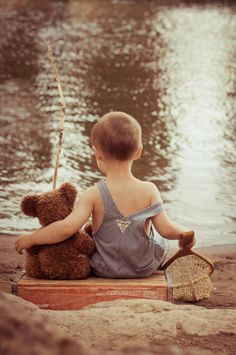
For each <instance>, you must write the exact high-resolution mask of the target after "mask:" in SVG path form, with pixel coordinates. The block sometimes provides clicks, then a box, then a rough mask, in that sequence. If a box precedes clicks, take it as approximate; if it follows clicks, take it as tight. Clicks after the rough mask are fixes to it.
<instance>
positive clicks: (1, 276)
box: [0, 235, 236, 355]
mask: <svg viewBox="0 0 236 355" xmlns="http://www.w3.org/2000/svg"><path fill="white" fill-rule="evenodd" d="M15 239H16V237H15V236H6V235H0V291H2V293H1V295H0V314H1V318H0V353H4V354H14V355H18V354H24V355H27V354H36V355H37V354H52V355H54V354H62V353H65V352H67V353H68V354H82V355H83V354H88V355H89V354H104V353H106V354H117V355H118V354H144V355H145V354H147V355H148V354H167V355H168V354H173V355H174V354H184V355H187V354H204V355H207V354H235V353H236V336H235V335H236V334H235V333H236V330H235V329H236V308H235V305H236V296H235V294H236V283H235V279H236V276H235V265H236V257H235V256H236V244H235V245H232V244H231V245H221V246H215V247H208V248H202V249H200V250H201V251H202V252H204V253H205V254H206V255H207V256H208V257H210V258H211V259H212V260H213V262H214V264H215V272H214V274H213V275H212V281H213V284H214V290H213V292H212V294H211V296H210V298H209V299H208V300H203V301H200V302H198V303H195V304H194V305H190V304H186V305H176V304H172V303H169V302H164V301H153V300H143V299H142V300H139V299H138V300H117V301H112V302H103V303H98V304H96V305H93V306H89V307H86V308H83V309H81V310H78V311H51V310H50V311H49V310H41V309H39V308H38V307H37V306H35V305H33V304H32V303H30V302H27V301H24V300H22V299H20V298H19V297H16V296H14V295H11V294H10V290H11V281H12V280H13V279H14V278H15V276H16V273H17V272H18V271H20V270H21V269H22V261H23V256H21V255H18V254H17V253H16V252H15V250H14V242H15Z"/></svg>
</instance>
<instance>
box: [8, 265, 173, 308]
mask: <svg viewBox="0 0 236 355" xmlns="http://www.w3.org/2000/svg"><path fill="white" fill-rule="evenodd" d="M12 293H14V294H16V295H18V296H19V297H21V298H23V299H25V300H27V301H30V302H33V303H34V304H36V305H38V306H39V307H40V308H44V309H55V310H66V309H80V308H82V307H85V306H88V305H91V304H94V303H97V302H103V301H112V300H116V299H132V298H148V299H155V300H164V301H167V300H169V301H172V298H171V290H170V288H169V287H167V282H166V278H165V275H164V273H163V272H162V271H157V272H156V273H154V274H153V275H152V276H149V277H145V278H139V279H107V278H99V277H89V278H88V279H86V280H42V279H34V278H31V277H27V276H26V275H25V273H24V272H22V273H21V275H19V276H18V277H17V278H16V279H15V280H14V282H13V284H12Z"/></svg>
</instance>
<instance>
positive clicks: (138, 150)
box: [133, 144, 143, 160]
mask: <svg viewBox="0 0 236 355" xmlns="http://www.w3.org/2000/svg"><path fill="white" fill-rule="evenodd" d="M142 150H143V145H142V144H140V146H139V147H138V149H137V150H136V152H135V154H134V158H133V159H134V160H137V159H139V158H140V157H141V154H142Z"/></svg>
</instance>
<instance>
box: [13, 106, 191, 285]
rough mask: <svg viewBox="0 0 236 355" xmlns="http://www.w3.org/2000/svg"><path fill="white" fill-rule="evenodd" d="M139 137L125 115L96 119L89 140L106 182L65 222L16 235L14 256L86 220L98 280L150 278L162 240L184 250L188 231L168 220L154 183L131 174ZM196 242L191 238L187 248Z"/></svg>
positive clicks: (88, 193) (162, 253) (164, 250)
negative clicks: (89, 225)
mask: <svg viewBox="0 0 236 355" xmlns="http://www.w3.org/2000/svg"><path fill="white" fill-rule="evenodd" d="M141 135H142V132H141V127H140V125H139V123H138V122H137V121H136V120H135V119H134V118H133V117H131V116H130V115H128V114H126V113H123V112H110V113H107V114H106V115H104V116H103V117H102V118H101V119H99V120H98V122H97V123H96V124H95V125H94V127H93V128H92V134H91V141H92V147H93V150H94V152H95V157H96V161H97V165H98V168H99V169H100V171H101V172H102V173H103V174H104V175H105V176H106V179H105V180H101V181H100V182H99V183H97V184H96V185H95V186H92V187H89V188H88V189H87V190H85V192H84V193H83V194H82V195H81V197H80V200H79V202H78V204H77V205H76V206H75V208H74V210H73V211H72V212H71V213H70V215H68V216H67V217H66V218H65V219H64V220H60V221H57V222H54V223H52V224H50V225H48V226H46V227H44V228H40V229H38V230H36V231H34V232H33V233H32V234H31V235H22V236H20V237H19V238H18V239H17V241H16V243H15V247H16V250H17V252H19V253H22V250H23V249H27V248H29V247H30V246H32V245H34V244H50V243H58V242H61V241H63V240H65V239H66V238H68V237H69V236H71V235H72V234H74V233H75V232H77V231H78V230H79V229H80V228H81V227H82V226H83V225H84V224H85V223H86V222H87V220H88V219H89V217H90V216H92V229H93V237H94V242H95V245H96V252H95V254H94V255H93V256H92V257H91V258H90V265H91V267H92V270H93V272H94V274H95V275H97V276H101V277H111V278H129V277H130V278H135V277H145V276H149V275H151V274H152V273H153V272H154V271H155V270H156V269H157V268H158V267H159V266H160V265H161V264H162V263H163V261H164V259H165V256H166V254H167V249H168V248H167V243H166V240H165V239H177V240H179V245H180V246H183V241H182V240H181V239H180V234H181V233H182V232H185V231H186V229H185V228H184V227H182V226H181V225H179V224H177V223H175V222H173V221H171V220H170V218H169V217H168V216H167V213H166V212H165V210H164V208H163V202H162V199H161V196H160V192H159V190H158V189H157V187H156V185H154V184H153V183H151V182H147V181H141V180H139V179H137V178H136V177H134V176H133V174H132V172H131V168H132V164H133V162H134V160H137V159H139V158H140V156H141V152H142V148H143V147H142V137H141ZM162 237H163V238H162ZM194 244H195V239H193V240H192V242H191V243H190V244H188V247H190V248H191V247H192V246H193V245H194Z"/></svg>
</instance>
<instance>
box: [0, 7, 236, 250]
mask: <svg viewBox="0 0 236 355" xmlns="http://www.w3.org/2000/svg"><path fill="white" fill-rule="evenodd" d="M202 4H204V5H202ZM222 4H223V5H222ZM235 13H236V6H235V5H233V1H232V2H222V1H221V2H217V1H215V2H214V1H202V2H201V1H196V2H194V1H193V2H191V1H188V2H180V1H144V0H143V1H131V0H129V1H105V0H104V1H100V0H93V1H92V0H91V1H76V0H68V1H43V0H42V1H36V0H35V1H32V0H30V1H29V0H22V1H19V0H18V1H16V0H15V1H14V0H10V1H6V2H3V1H2V2H1V4H0V16H1V28H0V30H1V36H0V47H1V54H0V108H1V111H0V119H1V130H0V160H1V173H0V178H1V184H0V204H1V211H0V218H1V230H0V231H1V232H2V233H9V234H15V233H21V232H23V231H29V230H31V229H32V228H36V227H37V226H38V223H37V221H36V219H30V218H29V217H25V216H24V215H23V214H22V213H21V211H20V208H19V204H20V200H21V198H22V197H23V196H24V195H25V194H31V193H38V192H43V191H47V190H49V189H51V188H52V175H53V165H54V158H55V149H56V145H57V140H58V137H57V130H58V128H59V121H60V112H59V99H58V92H57V86H56V82H55V79H54V76H53V71H52V66H51V63H50V61H49V59H48V57H47V43H46V40H47V38H48V37H50V38H51V39H52V43H53V47H54V52H55V57H56V60H57V63H58V67H59V72H60V77H61V83H62V88H63V92H64V96H65V100H66V121H65V132H64V143H63V149H62V156H61V159H60V167H59V171H58V181H57V185H60V183H62V182H64V181H70V182H72V183H74V184H75V185H76V186H77V188H78V190H79V191H83V190H84V189H85V188H86V187H88V186H90V185H91V184H93V183H95V182H96V181H98V180H99V179H100V178H101V175H100V173H99V172H98V171H97V169H96V165H95V162H94V158H93V156H92V152H91V148H90V143H89V135H90V129H91V127H92V125H93V123H94V122H95V121H96V119H97V118H98V117H99V116H101V115H103V114H104V113H106V112H108V111H110V110H119V111H125V112H127V113H130V114H131V115H133V116H134V117H135V118H137V120H138V121H139V122H140V124H141V126H142V129H143V144H144V152H143V157H142V159H141V160H140V161H138V162H136V164H135V166H134V169H133V170H134V173H135V174H136V175H137V177H139V178H141V179H146V180H149V181H153V182H154V183H156V184H157V186H158V187H159V189H160V191H161V194H162V198H163V200H164V203H165V207H166V210H167V212H168V214H169V216H170V217H171V218H173V219H174V220H175V221H177V222H179V223H181V224H183V225H185V226H186V227H187V228H189V229H194V230H195V231H196V233H197V237H198V244H197V245H198V246H206V245H212V244H222V243H233V242H235V235H236V213H235V212H236V174H235V161H236V147H235V135H236V120H235V112H236V107H235V95H236V80H235V78H236V77H235V67H236V20H235Z"/></svg>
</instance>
